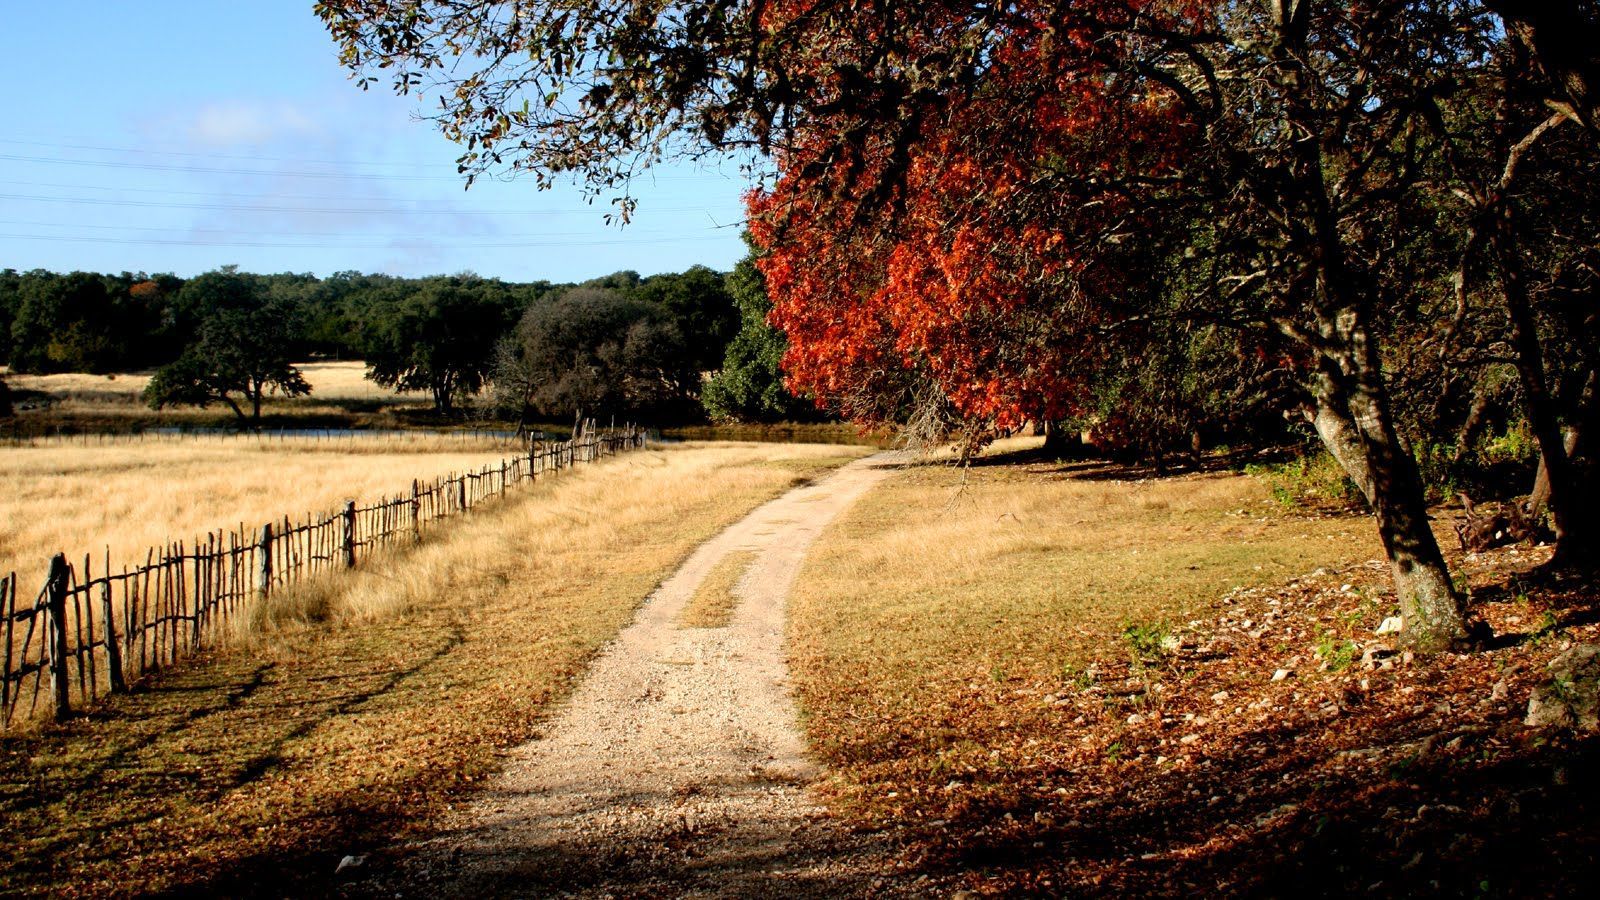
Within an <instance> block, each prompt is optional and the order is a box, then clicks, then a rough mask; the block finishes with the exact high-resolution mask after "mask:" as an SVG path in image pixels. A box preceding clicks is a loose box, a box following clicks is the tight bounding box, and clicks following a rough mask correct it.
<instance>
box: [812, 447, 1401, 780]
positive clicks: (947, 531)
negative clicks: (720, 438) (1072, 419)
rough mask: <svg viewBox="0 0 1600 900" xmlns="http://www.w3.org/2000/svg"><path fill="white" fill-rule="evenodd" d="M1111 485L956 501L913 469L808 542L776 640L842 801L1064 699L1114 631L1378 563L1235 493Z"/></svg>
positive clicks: (949, 488)
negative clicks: (1055, 698)
mask: <svg viewBox="0 0 1600 900" xmlns="http://www.w3.org/2000/svg"><path fill="white" fill-rule="evenodd" d="M1116 475H1117V473H1116V472H1115V471H1114V470H1107V469H1096V468H1093V467H1089V466H1062V465H1059V464H1056V463H1031V464H1029V463H1014V464H1001V465H978V466H974V467H973V468H972V469H970V470H969V472H968V473H967V475H966V476H965V479H964V481H963V475H962V473H961V472H960V471H959V470H955V469H951V468H948V467H942V466H938V465H923V466H914V467H912V468H911V469H910V470H909V471H908V472H907V473H906V474H905V475H904V476H903V477H901V478H897V479H895V480H892V481H890V482H888V483H886V484H884V485H882V486H880V487H879V488H877V489H876V490H875V491H873V492H872V493H871V494H869V495H868V496H866V497H865V498H863V499H862V501H860V502H859V503H858V504H857V506H856V507H855V508H854V509H852V510H851V511H850V512H849V513H847V514H846V515H845V517H843V519H842V520H841V521H840V522H838V523H836V524H835V526H834V527H832V528H831V529H830V530H829V531H828V532H827V533H825V534H824V536H823V537H822V539H821V540H820V541H819V543H818V545H817V547H816V549H815V550H814V551H813V553H812V555H811V557H810V559H809V560H808V562H807V563H806V566H805V568H804V570H803V571H802V573H801V575H800V578H799V580H798V584H797V587H796V590H795V595H794V597H793V600H792V601H791V607H790V609H791V616H792V618H791V623H790V639H791V650H792V654H793V660H794V665H795V676H796V684H797V689H798V691H799V693H800V695H801V698H802V706H803V707H804V708H805V710H806V712H807V716H808V719H807V721H808V729H809V733H810V736H811V739H812V741H813V743H814V745H815V746H816V747H817V748H818V749H819V750H820V751H821V752H822V753H823V754H824V756H825V757H826V758H827V760H828V761H829V762H831V763H832V764H834V765H836V766H838V767H840V768H841V769H843V770H844V771H845V773H846V775H847V778H848V779H849V780H851V781H852V783H859V782H865V781H868V780H870V779H871V778H872V777H873V776H872V774H871V773H872V771H873V767H874V766H896V765H900V766H907V767H910V768H913V769H917V768H919V767H925V768H926V769H927V770H930V771H931V770H935V769H936V768H937V766H939V765H940V764H941V763H940V759H941V754H942V753H943V752H945V751H946V750H948V749H950V748H951V747H952V746H954V745H957V744H973V742H974V741H977V742H981V741H983V740H984V739H985V735H986V734H987V733H988V732H989V731H991V730H994V729H1000V730H1004V729H1014V728H1022V727H1024V726H1023V725H1022V724H1021V723H1020V722H1018V721H1017V720H1016V719H1015V718H1011V717H1015V716H1018V715H1027V713H1018V711H1017V710H1016V709H1014V708H1012V707H1013V706H1014V704H1011V703H1010V702H1009V701H1007V700H1006V699H1005V698H1007V697H1009V696H1011V695H1012V693H1013V692H1014V691H1020V690H1023V689H1038V690H1039V691H1041V692H1048V691H1049V690H1052V689H1054V688H1055V686H1057V685H1060V684H1061V683H1062V682H1063V680H1070V679H1071V678H1072V677H1074V676H1073V673H1074V672H1076V671H1079V670H1080V669H1081V667H1082V666H1083V665H1084V664H1085V662H1086V661H1087V660H1089V659H1091V658H1092V657H1093V656H1094V655H1095V654H1097V653H1105V652H1108V650H1109V651H1110V652H1116V650H1117V648H1118V646H1119V645H1123V644H1125V640H1126V639H1125V638H1124V637H1123V632H1124V629H1125V628H1126V627H1127V626H1129V625H1157V626H1159V623H1162V622H1167V623H1175V622H1182V621H1184V620H1186V619H1188V618H1191V617H1192V616H1193V615H1195V614H1196V613H1197V612H1198V611H1199V610H1200V609H1201V608H1202V607H1203V606H1204V605H1205V604H1206V603H1208V602H1210V601H1212V600H1213V599H1215V598H1216V597H1218V596H1219V595H1221V594H1222V593H1224V592H1226V591H1227V590H1229V589H1230V588H1233V587H1235V586H1243V585H1254V584H1261V583H1268V582H1275V581H1281V580H1283V579H1285V578H1288V577H1290V576H1293V575H1296V574H1301V573H1305V572H1308V571H1310V570H1312V569H1315V568H1317V567H1319V566H1327V567H1330V568H1333V567H1336V566H1339V565H1343V564H1349V563H1351V562H1353V561H1357V560H1366V559H1369V558H1372V557H1373V556H1376V555H1379V548H1378V546H1377V539H1376V536H1375V534H1373V532H1372V530H1371V528H1370V526H1369V525H1368V523H1367V522H1366V521H1365V520H1364V519H1360V518H1349V517H1343V518H1337V517H1336V518H1310V517H1303V516H1293V515H1287V514H1285V513H1284V512H1283V511H1282V510H1281V507H1280V506H1279V505H1278V504H1276V503H1275V502H1273V501H1272V500H1271V499H1270V497H1269V496H1268V492H1267V490H1266V489H1265V487H1264V486H1263V485H1262V484H1261V483H1260V482H1259V481H1257V480H1255V479H1252V478H1248V477H1245V476H1238V475H1229V474H1197V475H1187V476H1182V477H1174V478H1164V479H1150V480H1126V479H1121V478H1118V477H1116ZM1040 695H1042V693H1041V694H1040ZM974 698H989V700H988V701H985V702H984V703H976V704H975V703H974ZM974 705H978V706H983V707H984V708H991V709H993V710H994V714H993V716H991V718H993V721H987V720H983V721H979V720H975V719H974V718H973V716H972V707H973V706H974ZM1035 705H1037V704H1035ZM1013 733H1014V732H1013ZM891 796H892V795H891Z"/></svg>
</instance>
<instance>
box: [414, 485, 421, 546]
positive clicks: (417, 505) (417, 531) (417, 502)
mask: <svg viewBox="0 0 1600 900" xmlns="http://www.w3.org/2000/svg"><path fill="white" fill-rule="evenodd" d="M420 493H421V491H420V490H419V489H418V486H417V480H416V479H415V478H413V479H411V540H412V542H413V543H421V542H422V500H421V498H420V497H419V496H418V495H419V494H420Z"/></svg>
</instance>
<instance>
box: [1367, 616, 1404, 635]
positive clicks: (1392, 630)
mask: <svg viewBox="0 0 1600 900" xmlns="http://www.w3.org/2000/svg"><path fill="white" fill-rule="evenodd" d="M1405 627H1406V621H1405V619H1402V618H1400V617H1399V616H1389V617H1388V618H1386V619H1384V620H1383V622H1381V623H1380V624H1379V625H1378V630H1377V631H1375V632H1373V634H1376V635H1380V636H1381V635H1385V634H1398V633H1399V632H1401V631H1404V630H1405Z"/></svg>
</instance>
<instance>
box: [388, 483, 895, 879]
mask: <svg viewBox="0 0 1600 900" xmlns="http://www.w3.org/2000/svg"><path fill="white" fill-rule="evenodd" d="M897 462H898V459H897V458H896V457H895V456H894V455H893V454H879V455H877V456H873V457H870V458H868V459H864V460H860V461H857V462H854V463H851V464H849V465H847V466H844V467H843V468H841V469H839V470H837V471H836V472H834V473H832V474H831V475H829V476H827V477H825V478H824V479H822V480H821V481H819V482H817V483H814V484H810V485H806V486H802V487H799V488H796V489H794V490H792V491H790V492H789V493H787V494H785V495H784V496H782V497H780V498H778V499H776V500H773V501H771V502H769V503H767V504H766V505H764V506H762V507H760V508H759V509H757V510H756V511H755V512H753V513H751V514H750V515H749V516H747V517H746V518H745V519H743V520H742V521H740V522H738V523H736V524H735V525H733V526H732V527H730V528H728V529H727V530H726V531H724V532H722V533H721V534H720V535H718V536H717V537H715V538H713V539H712V540H711V541H708V542H707V543H706V544H704V545H702V546H701V547H700V548H699V549H698V550H696V551H695V553H694V554H693V555H692V556H690V557H689V559H688V560H687V561H686V562H685V563H684V564H683V566H682V567H681V568H680V569H679V570H678V571H677V572H676V573H675V574H674V575H672V576H671V577H670V578H669V579H667V580H666V581H665V582H664V583H663V584H662V585H661V587H660V588H658V589H657V590H656V592H655V593H654V594H653V595H651V597H650V598H649V599H648V600H646V601H645V603H644V605H643V606H642V607H641V608H640V610H639V613H638V615H637V617H636V618H635V620H634V622H633V623H632V624H631V625H630V626H628V627H627V628H626V629H624V630H623V631H622V632H621V633H620V634H619V635H618V636H617V638H616V640H615V641H613V642H612V644H611V645H610V646H608V647H607V648H606V649H605V650H604V651H603V652H602V654H601V655H600V656H599V657H598V658H597V659H596V661H595V663H594V665H593V666H592V667H591V669H590V671H589V674H588V675H587V677H586V678H585V680H584V682H583V683H582V684H581V685H580V686H579V687H578V689H577V690H576V691H575V693H574V694H573V696H572V698H571V700H570V701H569V702H568V704H567V705H566V706H565V707H564V708H563V709H562V710H561V711H560V712H559V713H557V715H556V716H555V717H554V718H553V719H552V720H551V721H550V723H549V727H548V728H547V729H546V730H545V736H544V737H543V738H542V739H540V740H537V741H533V742H531V743H529V744H526V745H524V746H523V747H521V748H519V749H517V750H516V751H514V753H513V755H512V759H511V762H510V763H509V765H508V766H507V768H506V769H505V770H504V771H503V773H502V774H501V775H500V776H499V778H498V780H497V781H495V782H494V783H492V784H491V785H490V786H489V788H488V789H487V790H485V791H484V792H483V793H482V794H481V795H479V798H478V800H477V801H476V802H475V803H474V804H473V805H472V806H471V807H469V808H467V809H466V810H464V811H463V812H462V813H461V814H460V815H459V816H458V817H457V821H456V822H455V823H454V827H453V828H452V829H451V831H450V833H449V834H447V835H446V836H445V837H443V838H440V839H438V840H435V841H432V842H430V843H429V844H428V845H426V849H425V852H423V853H422V854H421V855H420V856H419V857H417V858H415V859H413V860H412V861H411V863H409V864H408V865H407V866H406V869H407V870H408V873H407V879H406V880H407V881H409V882H410V883H411V885H412V887H414V888H420V889H422V890H425V891H426V892H427V893H429V894H438V893H443V894H449V895H455V896H463V895H472V896H501V895H506V894H516V895H533V896H549V895H558V896H560V895H576V896H640V895H647V896H659V895H668V896H713V897H715V896H728V897H733V896H738V897H748V896H755V895H760V894H767V895H770V896H781V897H794V896H830V897H834V896H851V895H859V894H867V893H881V892H882V891H883V889H884V888H887V887H889V884H888V883H887V882H886V881H884V880H883V879H884V878H885V877H886V874H885V873H886V871H887V857H886V851H885V849H884V848H883V847H882V846H881V844H880V843H875V842H874V841H872V840H870V839H868V838H864V837H861V836H857V835H850V834H847V833H846V832H845V831H844V830H843V829H841V828H840V827H838V826H837V825H836V824H835V823H833V822H832V821H831V820H830V819H829V818H828V817H827V816H826V815H825V814H824V813H823V811H822V810H821V809H820V808H818V806H817V805H816V804H815V802H814V801H813V800H812V799H811V798H810V797H809V795H808V791H807V785H808V784H809V783H810V782H811V781H812V780H814V779H815V778H816V777H817V775H818V774H819V771H818V769H817V767H816V765H815V764H814V763H813V762H811V761H810V760H809V759H808V758H807V757H806V754H805V747H804V743H803V740H802V738H801V735H800V733H799V731H798V729H797V722H796V711H795V707H794V703H793V700H792V699H791V697H790V694H789V690H788V687H787V684H786V667H785V659H784V647H783V643H784V609H785V603H786V600H787V597H788V594H789V589H790V586H791V585H792V584H793V583H794V579H795V575H796V573H797V572H798V570H799V568H800V565H801V563H802V561H803V560H804V559H805V556H806V553H807V550H808V549H809V548H810V546H811V544H812V542H813V541H814V540H815V539H816V537H817V535H818V534H819V533H821V531H822V529H823V528H824V527H826V526H827V524H828V523H829V522H831V521H832V520H833V519H834V518H835V517H836V516H838V515H839V513H840V512H842V511H843V510H845V509H846V508H848V507H849V506H850V505H851V504H852V503H853V502H854V501H855V500H856V499H857V498H858V497H860V496H861V495H862V494H863V493H864V492H866V491H867V490H868V489H869V488H871V487H872V486H873V485H874V484H877V483H878V482H879V481H881V480H883V479H884V478H886V477H888V476H889V475H890V474H891V473H892V472H893V469H894V466H895V465H896V464H897ZM646 502H647V501H646ZM741 551H749V552H754V553H755V554H756V556H755V557H754V561H753V562H752V563H751V565H750V568H749V569H748V570H747V572H746V573H745V575H744V576H743V578H742V579H741V580H740V582H739V584H738V585H737V587H736V588H735V594H736V596H738V597H739V598H740V603H739V605H738V607H737V608H736V609H735V611H734V613H733V616H732V620H731V622H730V623H729V624H728V626H727V627H725V628H710V629H701V628H683V627H680V625H679V624H678V622H677V618H678V614H679V612H680V611H681V610H682V608H683V607H684V604H685V603H686V602H687V601H688V599H689V598H690V597H692V596H693V594H694V592H695V589H696V587H698V586H699V584H700V583H701V581H703V580H704V579H705V577H706V575H707V573H708V572H710V571H711V570H712V568H713V567H714V566H716V564H717V563H718V562H719V561H720V560H722V559H723V558H724V557H725V556H727V555H728V554H730V553H737V552H741ZM507 639H508V640H515V635H507Z"/></svg>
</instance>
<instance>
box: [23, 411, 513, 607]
mask: <svg viewBox="0 0 1600 900" xmlns="http://www.w3.org/2000/svg"><path fill="white" fill-rule="evenodd" d="M511 452H513V451H512V450H511V449H509V448H508V446H507V445H505V444H503V443H502V442H496V441H490V440H488V439H482V440H470V439H464V438H457V437H428V436H416V437H413V436H408V435H399V436H372V437H350V438H344V439H341V440H338V441H316V440H310V439H289V440H271V441H265V440H258V439H255V438H251V437H247V436H241V437H237V438H223V437H218V438H183V439H180V438H170V439H159V438H152V439H150V440H147V441H143V442H139V443H112V444H107V445H105V446H100V445H98V444H91V445H88V446H84V445H79V444H75V443H73V442H71V441H51V440H44V441H40V442H36V443H34V444H32V445H23V446H0V485H4V489H3V490H0V572H9V571H16V572H17V573H18V578H19V583H20V586H21V587H23V588H25V589H32V588H35V587H37V584H35V582H38V583H43V580H44V575H45V572H46V570H47V568H48V562H49V558H50V557H51V556H52V555H54V554H55V553H58V552H64V553H66V554H67V555H68V558H69V559H72V560H74V561H77V562H80V563H81V561H82V559H83V555H84V554H86V553H87V554H90V555H91V556H92V557H93V559H94V566H95V568H96V569H97V570H98V569H100V568H101V567H102V565H103V563H104V558H105V555H106V551H107V548H108V547H109V548H110V556H111V561H112V564H113V566H116V567H121V566H123V565H133V564H136V563H142V562H143V561H144V558H145V551H146V549H147V548H150V547H154V546H158V545H163V544H165V543H166V542H168V541H177V540H184V541H189V540H192V539H193V538H195V537H197V536H201V535H204V534H205V533H206V532H207V531H216V530H233V529H237V528H239V526H240V525H241V523H242V524H243V525H244V527H245V530H246V532H247V533H249V532H252V531H254V530H256V529H259V528H260V527H261V525H262V524H263V523H266V522H268V521H274V520H276V521H282V519H283V517H284V516H290V517H292V518H294V519H297V520H298V519H301V518H303V517H305V516H306V514H307V513H322V512H327V511H331V510H333V509H335V508H336V507H338V506H339V505H341V504H342V503H343V502H344V500H346V499H352V498H353V499H360V500H363V501H366V500H375V499H377V498H378V497H380V496H384V495H387V496H397V495H400V494H402V493H406V492H409V491H410V490H411V482H412V480H413V479H420V480H422V481H428V480H431V479H432V478H434V477H435V476H438V475H442V474H445V473H448V472H463V471H467V470H469V469H470V470H477V469H479V468H481V467H483V466H484V465H487V464H490V463H494V462H497V461H498V460H500V459H502V458H503V457H505V456H506V455H508V454H510V453H511Z"/></svg>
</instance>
